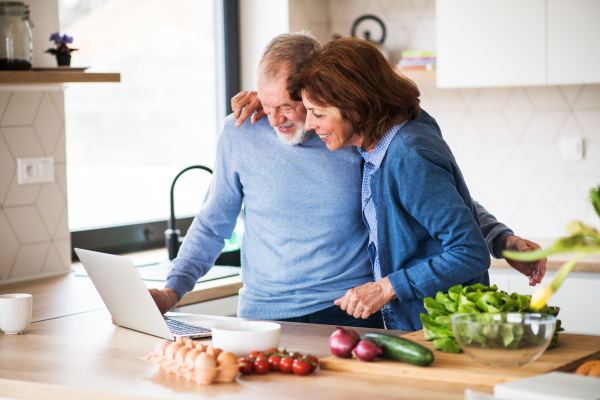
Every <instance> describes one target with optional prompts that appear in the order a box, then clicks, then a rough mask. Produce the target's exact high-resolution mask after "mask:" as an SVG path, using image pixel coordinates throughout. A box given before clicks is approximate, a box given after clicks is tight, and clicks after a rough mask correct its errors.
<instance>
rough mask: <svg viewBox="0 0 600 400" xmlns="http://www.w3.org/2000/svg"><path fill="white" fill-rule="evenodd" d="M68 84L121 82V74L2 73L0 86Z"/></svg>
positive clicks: (74, 72) (69, 72)
mask: <svg viewBox="0 0 600 400" xmlns="http://www.w3.org/2000/svg"><path fill="white" fill-rule="evenodd" d="M66 82H121V74H120V73H88V72H78V71H0V85H14V84H47V83H66Z"/></svg>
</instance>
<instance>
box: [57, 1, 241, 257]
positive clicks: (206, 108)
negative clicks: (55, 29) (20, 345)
mask: <svg viewBox="0 0 600 400" xmlns="http://www.w3.org/2000/svg"><path fill="white" fill-rule="evenodd" d="M228 3H231V4H233V5H234V6H235V10H237V1H228V0H221V1H214V0H177V1H159V0H156V1H146V0H60V1H59V12H60V19H61V33H67V34H68V35H69V36H73V37H74V42H73V47H75V48H78V49H79V51H77V52H75V53H73V59H72V66H73V67H90V68H89V69H88V72H94V71H102V72H120V73H121V83H118V84H115V83H104V84H99V83H94V84H83V83H80V84H77V85H71V86H70V87H69V88H68V89H67V90H66V91H65V114H66V138H67V144H66V145H67V179H68V192H69V193H68V196H69V226H70V229H71V231H72V236H73V242H74V243H73V245H74V246H77V245H78V243H79V238H82V237H93V238H94V239H93V240H94V242H95V243H86V248H95V249H97V250H107V251H109V250H112V251H113V252H118V251H125V250H136V249H139V248H144V247H156V245H157V244H158V245H161V244H164V239H163V231H164V228H163V225H165V227H166V222H165V221H166V220H167V219H168V217H169V191H170V188H171V183H172V181H173V179H174V177H175V176H176V175H177V173H178V172H179V171H181V170H182V169H183V168H185V167H187V166H190V165H195V164H200V165H205V166H207V167H209V168H212V167H213V163H214V155H215V145H216V137H217V133H218V128H219V125H218V120H219V119H220V118H217V117H216V116H217V115H218V114H221V115H224V112H219V111H220V110H219V108H223V107H218V106H219V105H220V104H218V102H217V82H219V80H218V79H217V74H216V68H215V65H216V61H217V56H218V57H222V56H223V55H222V54H221V53H222V52H223V47H222V46H219V45H216V43H217V40H215V39H216V38H215V32H216V31H217V30H216V29H215V21H217V20H218V18H216V17H215V15H223V13H222V12H221V14H219V13H215V11H218V10H215V8H218V7H223V5H225V7H224V8H227V4H228ZM234 17H235V18H237V14H236V15H235V16H234ZM217 22H218V24H217V25H218V26H222V25H223V21H217ZM236 24H237V21H236ZM236 29H237V28H236ZM235 32H237V30H235ZM225 36H227V35H225ZM219 49H220V50H219ZM236 68H237V66H235V65H234V66H233V71H234V73H233V75H235V70H236ZM230 89H235V88H230ZM230 92H231V90H229V91H228V94H229V93H230ZM235 92H237V90H234V91H233V93H235ZM209 182H210V175H209V174H208V173H206V172H203V171H199V170H193V171H189V172H187V173H186V174H185V175H183V176H182V177H181V178H180V179H179V180H178V182H177V186H176V190H175V212H176V215H177V217H178V218H182V217H187V218H185V221H184V222H187V224H189V223H190V222H191V216H193V214H195V213H196V212H197V211H198V208H199V206H200V204H201V202H202V200H203V198H204V194H205V192H206V189H207V188H208V184H209ZM157 223H158V225H157ZM178 228H180V229H181V227H180V226H178ZM107 229H109V230H110V231H106V230H107ZM185 230H187V227H185ZM102 232H105V233H106V232H109V233H108V234H104V235H103V234H101V233H102ZM128 232H129V233H128ZM89 233H92V234H93V236H90V235H89ZM103 238H105V239H106V242H105V243H101V242H102V241H103ZM98 241H99V242H98ZM134 242H135V243H137V244H134ZM150 243H153V245H151V244H150Z"/></svg>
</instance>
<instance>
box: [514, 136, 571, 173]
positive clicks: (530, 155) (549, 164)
mask: <svg viewBox="0 0 600 400" xmlns="http://www.w3.org/2000/svg"><path fill="white" fill-rule="evenodd" d="M521 148H522V150H523V152H524V153H525V156H526V157H527V159H528V160H529V163H530V164H531V166H532V167H533V169H534V171H535V172H536V173H541V174H565V173H567V169H566V168H565V166H564V164H563V160H562V159H561V158H560V154H559V152H558V150H557V148H556V146H555V145H554V144H544V143H535V144H533V143H532V144H529V143H526V144H523V145H522V147H521Z"/></svg>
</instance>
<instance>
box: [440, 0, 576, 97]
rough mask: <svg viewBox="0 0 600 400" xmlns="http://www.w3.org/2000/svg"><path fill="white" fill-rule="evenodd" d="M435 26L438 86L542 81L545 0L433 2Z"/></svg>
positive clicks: (483, 85)
mask: <svg viewBox="0 0 600 400" xmlns="http://www.w3.org/2000/svg"><path fill="white" fill-rule="evenodd" d="M566 3H570V1H569V2H566ZM436 29H437V85H438V87H440V88H451V87H490V86H530V85H545V84H546V0H527V1H523V0H485V1H483V0H436Z"/></svg>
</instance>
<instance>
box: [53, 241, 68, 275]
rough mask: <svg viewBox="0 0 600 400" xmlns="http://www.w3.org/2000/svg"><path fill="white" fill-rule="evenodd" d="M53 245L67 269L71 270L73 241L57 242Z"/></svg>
mask: <svg viewBox="0 0 600 400" xmlns="http://www.w3.org/2000/svg"><path fill="white" fill-rule="evenodd" d="M53 244H54V248H55V249H56V254H58V258H60V261H61V262H62V264H63V265H64V266H65V269H69V268H70V266H71V240H55V241H54V242H53Z"/></svg>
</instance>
